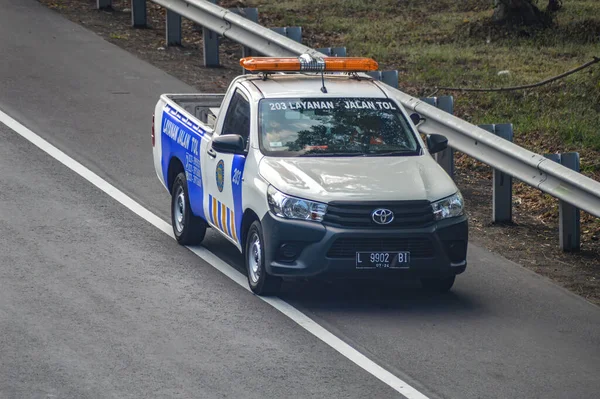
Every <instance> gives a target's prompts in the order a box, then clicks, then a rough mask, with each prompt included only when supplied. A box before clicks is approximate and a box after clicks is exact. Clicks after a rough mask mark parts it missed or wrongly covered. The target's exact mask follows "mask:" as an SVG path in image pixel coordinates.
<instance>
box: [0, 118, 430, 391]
mask: <svg viewBox="0 0 600 399" xmlns="http://www.w3.org/2000/svg"><path fill="white" fill-rule="evenodd" d="M0 122H2V123H4V124H5V125H6V126H8V127H9V128H10V129H12V130H14V131H15V132H17V133H18V134H19V135H20V136H22V137H23V138H25V139H26V140H28V141H29V142H31V143H32V144H34V145H35V146H36V147H38V148H39V149H41V150H42V151H44V152H45V153H47V154H48V155H50V156H51V157H52V158H54V159H56V160H57V161H59V162H60V163H62V164H63V165H65V166H66V167H68V168H69V169H71V170H72V171H74V172H75V173H77V174H79V175H80V176H81V177H83V178H84V179H86V180H87V181H89V182H90V183H92V184H93V185H94V186H96V187H98V188H99V189H100V190H102V191H104V192H105V193H106V194H108V195H110V196H111V197H112V198H114V199H115V200H116V201H118V202H120V203H121V204H122V205H124V206H125V207H126V208H128V209H129V210H131V211H132V212H134V213H135V214H136V215H138V216H139V217H141V218H142V219H144V220H146V221H147V222H149V223H150V224H152V225H154V226H155V227H156V228H158V229H159V230H161V231H162V232H163V233H165V234H167V235H168V236H170V237H171V238H173V239H174V238H175V237H174V235H173V229H172V227H171V225H170V224H169V223H167V222H165V221H164V220H163V219H161V218H159V217H158V216H156V215H155V214H153V213H152V212H150V211H149V210H147V209H146V208H144V207H143V206H142V205H140V204H138V203H137V202H136V201H134V200H133V199H131V198H130V197H129V196H127V195H126V194H125V193H123V192H122V191H121V190H119V189H118V188H116V187H115V186H113V185H112V184H110V183H109V182H107V181H106V180H104V179H102V178H101V177H100V176H98V175H97V174H95V173H94V172H92V171H91V170H89V169H88V168H86V167H85V166H84V165H82V164H81V163H79V162H77V161H76V160H74V159H73V158H71V157H70V156H68V155H67V154H65V153H64V152H63V151H61V150H59V149H58V148H56V147H55V146H53V145H52V144H50V143H49V142H48V141H46V140H44V139H43V138H41V137H40V136H38V135H37V134H35V133H34V132H33V131H31V130H29V129H28V128H27V127H25V126H24V125H22V124H21V123H19V122H18V121H16V120H15V119H13V118H12V117H10V116H9V115H7V114H6V113H4V112H2V111H1V110H0ZM188 248H189V249H190V250H191V251H192V252H193V253H194V254H196V255H197V256H198V257H199V258H201V259H203V260H204V261H205V262H206V263H208V264H209V265H211V266H212V267H214V268H215V269H217V270H218V271H220V272H221V273H223V274H224V275H226V276H227V277H229V278H230V279H231V280H233V281H235V282H236V283H237V284H239V285H240V286H242V287H243V288H245V289H247V290H248V291H250V288H249V287H248V283H247V280H246V277H245V276H244V275H243V274H242V273H240V272H238V271H237V270H235V269H234V268H233V267H231V266H229V265H228V264H227V263H226V262H224V261H223V260H221V259H220V258H219V257H218V256H216V255H215V254H213V253H212V252H210V251H209V250H208V249H206V248H204V247H200V246H190V247H188ZM257 298H260V299H261V300H263V301H264V302H266V303H268V304H269V305H271V306H272V307H273V308H275V309H277V310H278V311H280V312H281V313H283V314H284V315H285V316H287V317H288V318H290V319H291V320H293V321H294V322H296V323H297V324H298V325H299V326H301V327H302V328H304V329H305V330H307V331H308V332H309V333H311V334H312V335H314V336H315V337H317V338H318V339H320V340H321V341H323V342H324V343H326V344H327V345H329V346H330V347H331V348H333V349H335V350H336V351H338V352H339V353H340V354H341V355H342V356H344V357H346V358H347V359H349V360H351V361H352V362H354V363H355V364H356V365H358V366H359V367H361V368H362V369H363V370H365V371H367V372H368V373H369V374H371V375H373V376H374V377H376V378H378V379H379V380H380V381H382V382H384V383H385V384H387V385H388V386H390V387H391V388H393V389H394V390H396V391H397V392H399V393H400V394H402V395H404V396H405V397H406V398H407V399H428V398H427V396H425V395H423V394H422V393H421V392H419V391H417V390H416V389H415V388H413V387H412V386H410V385H409V384H407V383H406V382H405V381H403V380H401V379H400V378H398V377H397V376H395V375H394V374H392V373H390V372H389V371H387V370H386V369H384V368H383V367H381V366H379V365H378V364H377V363H375V362H374V361H372V360H371V359H369V358H368V357H366V356H365V355H363V354H362V353H360V352H359V351H357V350H356V349H354V348H353V347H351V346H350V345H348V344H347V343H345V342H344V341H342V340H341V339H340V338H338V337H336V336H335V335H334V334H332V333H331V332H329V331H327V330H326V329H325V328H323V327H322V326H321V325H319V324H318V323H317V322H315V321H314V320H312V319H311V318H310V317H308V316H306V315H305V314H304V313H302V312H301V311H299V310H298V309H296V308H295V307H293V306H292V305H290V304H289V303H287V302H285V301H283V300H281V299H279V298H265V297H259V296H257Z"/></svg>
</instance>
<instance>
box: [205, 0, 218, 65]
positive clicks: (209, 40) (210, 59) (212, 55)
mask: <svg viewBox="0 0 600 399" xmlns="http://www.w3.org/2000/svg"><path fill="white" fill-rule="evenodd" d="M209 1H210V2H211V3H213V4H216V3H217V0H209ZM202 47H203V50H204V66H205V67H218V66H219V65H221V64H220V62H219V35H217V33H216V32H213V31H211V30H209V29H207V28H205V27H202Z"/></svg>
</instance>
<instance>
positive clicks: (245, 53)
mask: <svg viewBox="0 0 600 399" xmlns="http://www.w3.org/2000/svg"><path fill="white" fill-rule="evenodd" d="M231 11H232V12H234V13H236V14H239V15H241V16H242V17H244V18H247V19H249V20H250V21H252V22H256V23H258V8H233V9H232V10H231ZM253 55H258V54H257V53H256V51H253V50H252V49H251V48H250V47H245V46H244V47H242V57H251V56H253Z"/></svg>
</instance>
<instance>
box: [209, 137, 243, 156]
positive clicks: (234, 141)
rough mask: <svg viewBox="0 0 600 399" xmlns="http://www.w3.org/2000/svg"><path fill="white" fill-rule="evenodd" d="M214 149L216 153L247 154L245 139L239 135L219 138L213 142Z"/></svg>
mask: <svg viewBox="0 0 600 399" xmlns="http://www.w3.org/2000/svg"><path fill="white" fill-rule="evenodd" d="M212 148H213V150H215V151H216V152H224V153H227V154H245V153H246V145H245V144H244V139H243V138H242V136H240V135H239V134H225V135H223V136H217V137H215V138H214V139H213V141H212Z"/></svg>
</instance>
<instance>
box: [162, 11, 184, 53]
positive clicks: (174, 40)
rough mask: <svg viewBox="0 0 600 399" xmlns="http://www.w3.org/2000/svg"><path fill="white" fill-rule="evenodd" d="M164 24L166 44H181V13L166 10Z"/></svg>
mask: <svg viewBox="0 0 600 399" xmlns="http://www.w3.org/2000/svg"><path fill="white" fill-rule="evenodd" d="M166 24H167V26H166V29H165V30H166V35H167V37H166V41H167V46H181V15H179V14H177V13H176V12H173V11H171V10H167V19H166Z"/></svg>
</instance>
